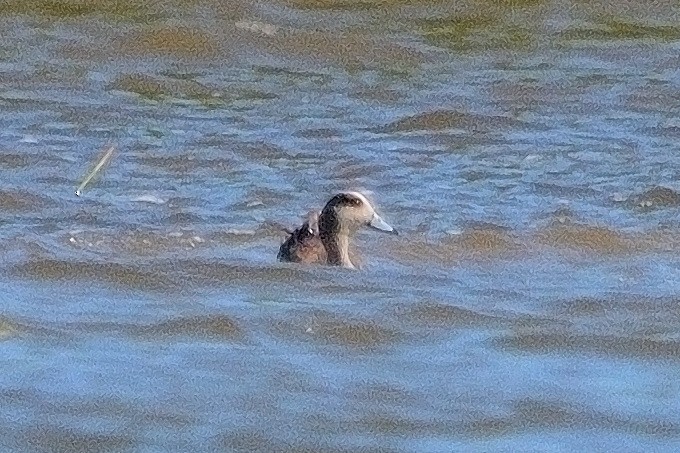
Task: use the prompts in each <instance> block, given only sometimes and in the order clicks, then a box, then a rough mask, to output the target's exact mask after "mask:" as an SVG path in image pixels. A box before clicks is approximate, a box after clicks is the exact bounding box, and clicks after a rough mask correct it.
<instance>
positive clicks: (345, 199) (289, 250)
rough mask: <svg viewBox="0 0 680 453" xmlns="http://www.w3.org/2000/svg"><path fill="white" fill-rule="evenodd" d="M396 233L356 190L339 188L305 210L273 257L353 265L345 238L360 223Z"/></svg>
mask: <svg viewBox="0 0 680 453" xmlns="http://www.w3.org/2000/svg"><path fill="white" fill-rule="evenodd" d="M365 226H366V227H369V228H372V229H375V230H378V231H382V232H385V233H389V234H394V235H398V234H399V233H398V232H397V230H395V229H394V228H392V226H390V225H389V224H388V223H387V222H385V221H384V220H383V219H382V217H380V216H379V215H378V214H377V213H376V212H375V209H374V208H373V206H372V205H371V203H370V202H369V201H368V199H367V198H366V197H365V196H364V195H363V194H361V193H360V192H340V193H338V194H336V195H334V196H333V197H332V198H331V199H330V200H329V201H328V202H327V203H326V205H325V206H324V208H323V209H322V210H321V212H319V211H311V212H309V214H307V217H306V220H305V222H304V223H303V224H302V226H300V227H299V228H297V229H295V230H293V231H289V230H286V232H287V233H288V234H289V237H288V239H286V241H285V242H284V243H283V244H281V247H280V248H279V253H278V255H277V259H278V260H279V261H284V262H293V263H303V264H328V265H331V266H341V267H344V268H349V269H356V265H355V263H353V262H352V260H351V259H350V256H349V242H350V239H351V237H352V236H354V234H355V233H356V232H357V231H358V230H359V229H360V228H362V227H365Z"/></svg>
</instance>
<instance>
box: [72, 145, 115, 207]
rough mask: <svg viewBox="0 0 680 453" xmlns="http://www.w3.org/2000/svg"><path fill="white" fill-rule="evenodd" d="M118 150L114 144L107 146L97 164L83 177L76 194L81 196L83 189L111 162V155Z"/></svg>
mask: <svg viewBox="0 0 680 453" xmlns="http://www.w3.org/2000/svg"><path fill="white" fill-rule="evenodd" d="M115 150H116V148H115V147H114V146H113V145H112V146H109V147H108V148H106V151H104V154H103V155H102V157H101V158H100V159H99V160H98V161H97V165H95V166H94V168H93V169H92V171H90V173H88V174H87V176H86V177H85V179H83V182H81V183H80V185H79V186H78V189H76V196H78V197H79V196H80V195H82V193H83V189H84V188H85V186H86V185H87V184H88V183H89V182H90V181H91V180H92V178H94V176H95V175H96V174H97V173H99V172H100V171H101V169H102V168H104V166H105V165H106V164H107V163H109V161H110V160H111V156H113V152H114V151H115Z"/></svg>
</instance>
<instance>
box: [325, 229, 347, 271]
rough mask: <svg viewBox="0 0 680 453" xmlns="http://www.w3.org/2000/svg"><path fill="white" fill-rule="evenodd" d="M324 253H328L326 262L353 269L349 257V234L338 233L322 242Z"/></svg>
mask: <svg viewBox="0 0 680 453" xmlns="http://www.w3.org/2000/svg"><path fill="white" fill-rule="evenodd" d="M324 247H325V248H326V253H328V264H332V265H334V266H342V267H347V268H350V269H354V264H352V261H351V260H350V259H349V234H348V233H346V232H342V233H339V234H337V235H335V237H331V238H329V240H327V241H325V242H324Z"/></svg>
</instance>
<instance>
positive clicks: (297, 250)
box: [277, 220, 327, 264]
mask: <svg viewBox="0 0 680 453" xmlns="http://www.w3.org/2000/svg"><path fill="white" fill-rule="evenodd" d="M277 258H278V259H279V261H289V262H292V263H305V264H311V263H326V262H327V254H326V248H325V247H324V246H323V243H322V242H321V238H320V237H319V229H318V227H317V225H316V224H315V223H314V222H313V220H308V221H307V222H305V223H303V224H302V226H301V227H300V228H298V229H296V230H295V231H293V232H292V233H290V237H289V238H288V239H286V241H285V242H284V243H283V244H281V247H280V248H279V254H278V255H277Z"/></svg>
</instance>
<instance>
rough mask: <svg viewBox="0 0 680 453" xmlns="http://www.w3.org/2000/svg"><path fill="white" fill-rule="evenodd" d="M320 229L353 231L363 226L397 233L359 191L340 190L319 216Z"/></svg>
mask: <svg viewBox="0 0 680 453" xmlns="http://www.w3.org/2000/svg"><path fill="white" fill-rule="evenodd" d="M319 223H320V225H319V227H320V229H330V230H332V231H333V230H334V231H336V232H337V231H341V230H347V231H348V232H354V231H356V230H358V229H359V228H361V227H363V226H368V227H370V228H373V229H376V230H379V231H384V232H386V233H390V234H398V233H397V230H395V229H394V228H392V227H391V226H390V225H389V224H387V222H385V221H384V220H383V219H382V217H380V216H379V215H378V214H377V213H376V212H375V209H374V208H373V206H372V205H371V203H370V202H369V201H368V199H367V198H366V197H365V196H364V195H362V194H361V193H359V192H341V193H339V194H337V195H335V196H334V197H333V198H331V199H330V201H329V202H328V203H326V206H325V207H324V208H323V211H322V212H321V216H320V218H319Z"/></svg>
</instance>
